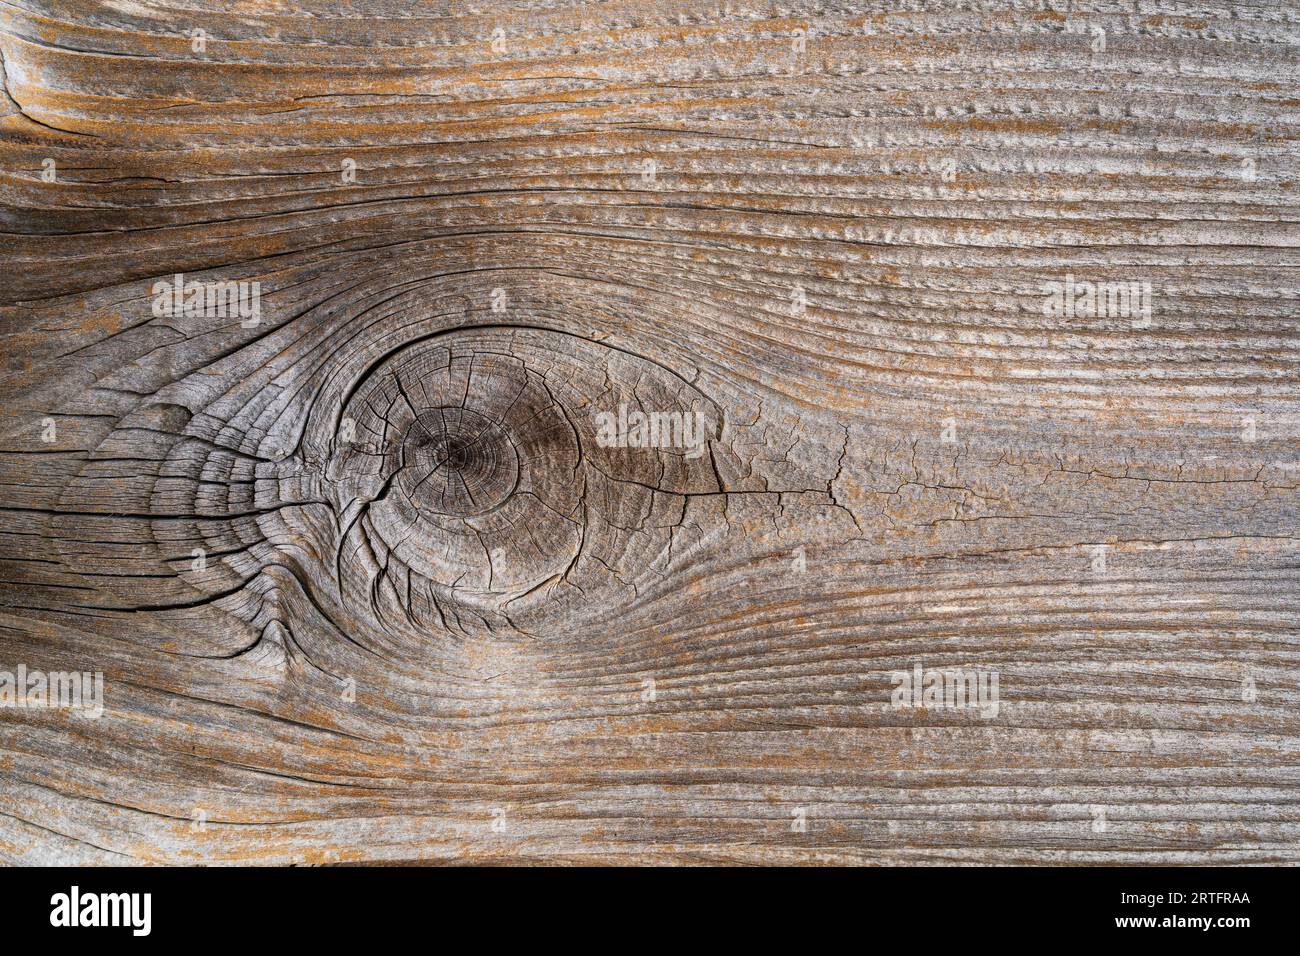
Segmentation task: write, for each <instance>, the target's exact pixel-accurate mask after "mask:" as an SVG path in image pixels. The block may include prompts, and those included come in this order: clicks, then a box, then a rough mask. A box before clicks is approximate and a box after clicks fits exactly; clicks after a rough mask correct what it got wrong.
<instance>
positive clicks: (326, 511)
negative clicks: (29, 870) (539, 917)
mask: <svg viewBox="0 0 1300 956" xmlns="http://www.w3.org/2000/svg"><path fill="white" fill-rule="evenodd" d="M0 53H2V55H3V61H2V64H0V65H2V67H3V73H4V90H5V95H4V97H3V98H0V190H2V195H0V202H2V203H3V205H2V206H0V217H3V219H2V225H0V229H2V230H3V233H4V236H3V251H0V257H3V258H2V259H0V262H2V264H3V283H0V335H2V336H3V343H2V347H0V348H2V352H0V362H3V370H2V372H0V394H2V396H3V397H2V398H0V403H2V405H3V414H2V418H0V429H2V431H3V434H0V582H2V583H0V682H2V681H3V680H4V679H5V678H4V675H5V674H10V675H18V674H19V669H20V668H22V671H23V673H24V674H26V675H27V676H28V679H30V676H31V674H32V673H34V672H39V673H41V674H45V675H55V674H60V673H64V674H74V673H75V674H80V673H88V674H95V673H98V674H100V675H102V680H103V692H102V701H100V703H102V713H101V714H99V715H98V716H97V717H96V716H95V715H94V713H93V708H91V707H90V706H88V705H87V703H86V701H87V699H88V698H86V699H83V700H82V705H83V706H82V707H81V708H80V709H79V710H78V708H75V707H71V706H66V705H67V703H68V702H67V701H62V703H63V704H65V706H53V704H56V703H59V702H60V701H58V700H57V699H56V698H55V695H54V692H53V690H52V689H51V691H50V693H49V695H48V698H47V699H46V700H45V701H44V704H45V706H41V704H42V700H41V697H40V695H39V694H38V693H34V692H33V691H32V686H33V685H31V684H25V685H24V686H22V687H15V688H11V690H12V691H13V696H12V697H11V699H10V705H9V706H5V707H3V708H0V860H3V861H5V862H8V863H56V862H57V863H76V864H82V863H84V864H113V863H195V862H204V863H289V862H307V863H313V862H314V863H325V862H353V861H367V862H399V861H400V862H409V861H428V862H442V861H446V862H456V861H460V862H495V861H501V862H505V861H510V862H525V863H574V862H655V863H706V862H707V863H716V862H742V863H893V864H937V863H983V864H995V863H1032V864H1059V863H1103V862H1104V863H1137V864H1177V863H1193V862H1202V863H1206V862H1208V863H1223V864H1248V863H1279V862H1282V863H1294V862H1297V861H1300V713H1297V703H1298V702H1300V654H1298V652H1300V623H1298V620H1297V612H1298V611H1300V554H1298V551H1297V544H1298V542H1300V507H1298V506H1297V505H1298V502H1300V442H1298V441H1297V436H1298V435H1300V319H1298V317H1297V307H1296V301H1297V289H1298V287H1300V272H1298V271H1297V268H1296V267H1297V262H1298V260H1300V250H1298V249H1297V245H1298V241H1300V229H1297V215H1298V214H1300V194H1298V192H1297V182H1296V179H1297V172H1298V167H1297V162H1296V160H1297V155H1300V150H1298V146H1297V136H1298V135H1300V121H1298V120H1300V112H1298V107H1300V102H1298V98H1297V80H1298V79H1300V6H1297V4H1296V3H1294V2H1274V0H1270V2H1235V0H1204V2H1195V3H1186V2H1173V0H1096V2H1088V0H1079V2H1077V3H1074V4H1067V3H1066V2H1065V0H1059V2H1055V0H1054V2H1036V0H1006V2H1004V0H987V2H939V0H910V2H899V0H867V2H850V3H841V4H835V3H832V4H811V3H803V2H798V0H795V2H788V3H766V2H743V0H737V2H727V3H725V4H717V3H712V4H710V3H699V2H647V0H622V2H610V3H599V4H591V3H573V4H561V3H548V4H535V5H521V4H508V3H501V2H495V0H485V2H481V3H477V4H473V5H470V4H459V3H454V2H429V3H417V2H414V0H352V2H349V3H329V2H323V0H281V2H275V3H270V2H239V0H224V2H209V0H203V2H198V3H190V4H184V5H182V4H172V3H167V2H162V3H155V2H152V0H140V2H135V0H129V2H128V0H122V2H118V0H101V2H89V0H12V2H9V3H6V4H5V5H4V6H3V7H0ZM178 274H180V275H181V279H180V280H179V286H180V288H181V291H182V293H183V294H182V295H181V296H180V297H179V299H178V298H177V297H175V296H173V295H171V294H170V292H169V285H168V284H169V283H176V282H177V280H176V279H175V278H174V277H175V276H176V275H178ZM222 283H234V284H236V285H230V286H223V285H221V284H222ZM239 283H245V285H242V286H240V285H238V284H239ZM253 283H256V286H254V285H253ZM1054 284H1055V285H1054ZM196 289H197V290H198V291H197V292H195V291H194V290H196ZM1089 289H1091V290H1092V291H1093V292H1094V293H1095V295H1091V296H1090V295H1089V294H1088V292H1089ZM187 290H188V291H187ZM1058 290H1059V294H1056V293H1057V291H1058ZM227 293H228V294H230V296H231V298H229V299H227V298H224V296H225V295H226V294H227ZM241 294H242V296H243V297H242V298H240V295H241ZM227 306H228V307H227ZM638 413H641V414H654V415H657V416H660V417H659V418H657V419H655V422H656V423H657V424H656V429H655V434H654V435H653V436H651V435H650V434H649V427H648V426H644V427H638V423H639V420H638V419H637V417H636V416H637V414H638ZM607 416H608V417H607ZM650 438H653V441H650ZM648 441H650V447H641V445H642V444H644V443H645V442H648ZM918 669H919V671H920V675H921V677H920V681H919V682H917V686H916V687H915V688H914V690H915V693H913V688H911V687H910V685H909V684H907V683H906V681H908V680H911V679H912V675H914V674H916V673H917V672H918ZM942 672H947V673H948V674H949V680H948V681H947V682H946V683H942V682H941V684H939V685H934V683H933V681H934V679H935V678H934V675H935V674H936V673H942ZM954 674H955V675H957V676H958V677H962V678H963V679H965V677H970V678H973V680H974V683H971V684H970V685H969V686H965V685H963V687H964V690H965V691H969V693H970V694H971V695H974V696H973V697H967V698H965V699H961V698H959V697H957V695H956V691H957V689H958V688H957V686H956V684H957V680H956V678H954V677H953V676H952V675H954ZM963 675H964V677H963ZM12 680H13V681H17V680H18V678H17V676H14V677H12ZM994 681H996V684H994ZM87 686H93V685H87ZM927 686H928V687H937V690H936V691H935V693H936V694H937V695H938V696H930V697H927V696H925V695H924V693H923V689H924V688H926V687H927ZM24 690H25V691H26V697H25V698H24V696H23V693H21V692H22V691H24ZM949 691H951V692H952V693H949ZM2 693H3V687H2V686H0V694H2ZM87 693H89V691H87ZM973 702H977V703H978V704H979V706H972V703H973ZM19 703H23V704H24V706H19Z"/></svg>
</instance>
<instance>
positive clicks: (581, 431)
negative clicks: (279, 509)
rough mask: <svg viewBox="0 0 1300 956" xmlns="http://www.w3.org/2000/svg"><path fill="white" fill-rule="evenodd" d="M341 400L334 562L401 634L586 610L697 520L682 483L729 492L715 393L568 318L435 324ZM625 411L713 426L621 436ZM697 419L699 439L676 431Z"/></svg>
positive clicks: (352, 598)
mask: <svg viewBox="0 0 1300 956" xmlns="http://www.w3.org/2000/svg"><path fill="white" fill-rule="evenodd" d="M338 407H339V408H340V411H339V413H338V417H337V419H336V420H333V421H331V422H330V423H329V427H330V429H331V432H332V434H331V436H330V437H329V441H328V445H329V448H330V451H329V453H328V460H327V461H326V462H325V464H324V472H325V476H326V482H325V485H326V494H327V495H329V496H331V497H332V500H333V503H334V506H335V512H336V514H337V515H339V516H340V520H339V527H340V532H339V538H338V541H337V542H336V544H335V548H334V550H335V561H334V568H333V572H334V577H335V578H336V579H337V581H338V585H339V591H340V594H341V596H342V599H343V603H344V604H345V605H346V606H347V607H348V608H350V609H351V610H353V611H354V612H358V613H362V614H368V615H369V616H370V617H371V618H372V619H373V620H374V621H375V623H377V624H378V625H379V626H381V627H382V628H384V629H385V630H388V631H410V630H412V629H413V630H414V631H415V632H417V633H422V634H425V635H426V636H427V632H428V631H429V629H431V628H432V629H435V630H436V629H440V628H446V629H451V630H457V629H464V628H465V627H466V626H467V625H466V621H467V620H473V621H476V622H482V623H484V624H486V626H488V627H492V628H495V627H497V626H500V625H501V623H502V622H503V621H504V622H508V623H509V624H510V625H513V624H514V622H515V620H516V618H517V617H518V616H520V615H524V616H527V615H529V614H532V615H533V616H536V614H537V613H541V612H543V611H545V612H546V613H547V614H549V615H551V616H553V615H554V614H557V613H562V614H564V615H566V616H571V615H572V614H573V613H574V611H575V609H576V610H581V608H582V607H587V606H590V604H591V600H592V597H593V596H594V595H596V594H598V593H602V592H604V591H605V590H606V589H608V588H610V587H616V588H625V589H634V588H635V583H636V581H637V579H638V578H639V577H640V576H642V575H644V574H646V573H647V569H648V568H649V566H650V564H651V562H652V561H653V560H654V559H655V557H656V556H657V555H658V554H659V553H660V552H661V551H663V550H664V549H665V548H666V547H667V546H668V543H669V540H670V538H671V530H672V525H673V521H674V520H676V521H680V519H681V515H682V511H683V503H682V500H680V499H678V500H677V501H676V503H675V504H674V501H673V498H674V496H681V495H687V494H711V493H716V492H717V491H718V490H719V479H718V476H717V471H716V468H715V467H714V463H713V461H712V459H711V453H710V454H704V452H705V451H706V450H707V449H708V439H709V438H716V437H717V435H718V434H719V433H720V427H721V423H720V418H721V416H720V414H719V413H718V411H717V409H716V406H714V405H713V403H712V402H710V401H709V400H707V399H706V398H705V397H704V396H703V395H701V394H700V393H699V392H698V391H697V390H696V389H695V388H694V387H693V386H691V385H690V384H688V383H687V382H686V381H685V380H683V379H682V378H681V377H679V376H678V375H677V374H675V373H674V372H672V371H670V370H669V369H666V368H664V367H663V366H661V365H658V364H656V363H654V362H651V361H649V360H646V359H642V358H640V357H638V356H636V355H633V354H630V353H628V352H625V351H620V350H617V349H613V348H610V347H607V346H604V345H601V344H598V343H593V342H590V341H588V340H586V339H581V338H578V337H575V336H571V335H567V334H563V333H558V332H549V331H543V330H534V329H527V330H525V329H515V328H505V327H494V328H480V329H460V330H455V331H451V332H445V333H439V334H435V335H431V336H429V337H427V338H425V339H422V340H418V341H415V342H410V343H408V344H406V345H404V346H402V347H400V348H397V349H395V350H393V351H392V352H390V353H389V354H387V355H385V356H384V357H383V358H381V359H380V360H379V361H377V362H375V363H374V364H372V365H371V366H370V367H368V368H367V369H365V370H364V372H363V373H362V374H361V376H360V377H359V379H358V381H357V382H356V383H355V384H354V385H353V387H352V388H351V389H350V391H349V392H348V393H347V394H345V395H343V396H341V399H340V402H339V406H338ZM616 414H618V415H621V416H622V419H624V420H625V419H627V418H628V417H631V418H633V419H634V420H635V418H636V416H637V415H638V414H640V415H643V416H644V417H645V419H646V420H647V421H649V420H652V419H653V420H654V421H656V422H658V421H659V420H660V419H663V420H665V421H673V422H677V423H680V422H681V421H683V420H687V419H688V418H689V421H691V422H692V423H694V422H699V423H701V424H700V428H699V429H685V430H681V429H679V430H678V431H672V430H671V429H668V428H665V429H664V431H663V438H664V440H663V441H657V443H653V444H651V443H647V442H644V441H641V442H636V441H634V442H617V441H615V442H611V441H609V440H607V438H608V436H607V435H605V434H603V433H601V423H602V422H603V423H605V426H606V429H605V430H606V431H608V430H609V422H610V421H612V420H613V418H614V417H615V415H616ZM683 434H685V435H687V436H692V435H696V436H698V437H697V439H696V440H697V444H696V445H694V446H692V447H684V446H683V445H682V444H681V442H680V441H679V442H676V443H674V442H673V441H671V440H669V439H673V438H677V439H680V438H681V437H682V435H683ZM605 597H606V598H608V597H609V595H608V594H607V593H606V594H605ZM609 603H610V602H609V601H606V602H605V604H606V606H608V605H609ZM613 603H615V604H616V603H617V602H613Z"/></svg>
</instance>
